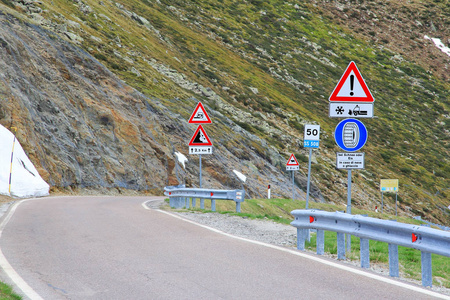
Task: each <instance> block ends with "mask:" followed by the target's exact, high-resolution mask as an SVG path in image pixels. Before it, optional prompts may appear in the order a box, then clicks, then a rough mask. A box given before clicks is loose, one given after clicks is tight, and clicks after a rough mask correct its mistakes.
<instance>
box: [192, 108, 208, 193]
mask: <svg viewBox="0 0 450 300" xmlns="http://www.w3.org/2000/svg"><path fill="white" fill-rule="evenodd" d="M211 123H212V122H211V118H210V117H209V116H208V114H207V113H206V110H205V107H204V106H203V104H202V103H201V102H199V103H198V104H197V106H196V107H195V109H194V112H193V113H192V115H191V117H190V118H189V124H211ZM212 152H213V145H212V143H211V140H210V139H209V137H208V135H207V134H206V131H205V129H203V127H202V125H199V126H198V127H197V130H196V131H195V133H194V135H193V136H192V138H191V140H190V142H189V154H197V155H198V158H199V162H198V164H199V186H200V188H201V187H202V154H212Z"/></svg>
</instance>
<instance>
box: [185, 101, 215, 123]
mask: <svg viewBox="0 0 450 300" xmlns="http://www.w3.org/2000/svg"><path fill="white" fill-rule="evenodd" d="M189 123H191V124H210V123H211V119H210V118H209V116H208V114H207V113H206V110H205V108H204V107H203V104H202V103H201V102H199V103H198V104H197V107H196V108H195V109H194V112H193V113H192V115H191V117H190V118H189Z"/></svg>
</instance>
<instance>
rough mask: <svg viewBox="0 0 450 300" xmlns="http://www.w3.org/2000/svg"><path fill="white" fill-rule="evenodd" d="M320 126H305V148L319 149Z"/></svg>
mask: <svg viewBox="0 0 450 300" xmlns="http://www.w3.org/2000/svg"><path fill="white" fill-rule="evenodd" d="M319 138H320V125H305V133H304V135H303V147H305V148H319Z"/></svg>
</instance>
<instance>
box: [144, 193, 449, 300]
mask: <svg viewBox="0 0 450 300" xmlns="http://www.w3.org/2000/svg"><path fill="white" fill-rule="evenodd" d="M149 201H151V200H147V201H145V202H144V203H142V206H143V207H144V208H145V209H147V210H155V211H158V212H161V213H164V214H167V215H169V216H172V217H174V218H177V219H180V220H182V221H185V222H188V223H191V224H194V225H197V226H200V227H203V228H205V229H208V230H211V231H213V232H216V233H219V234H222V235H225V236H227V237H231V238H234V239H238V240H241V241H245V242H248V243H252V244H256V245H260V246H264V247H267V248H271V249H276V250H280V251H283V252H286V253H290V254H293V255H296V256H301V257H303V258H307V259H310V260H314V261H316V262H319V263H322V264H325V265H329V266H332V267H335V268H338V269H341V270H345V271H348V272H352V273H355V274H358V275H362V276H365V277H368V278H371V279H375V280H378V281H381V282H385V283H388V284H392V285H395V286H398V287H402V288H406V289H409V290H412V291H415V292H419V293H422V294H425V295H428V296H433V297H436V298H440V299H446V300H450V297H449V296H447V295H444V294H440V293H438V292H434V291H429V290H426V289H424V288H421V287H418V286H414V285H410V284H408V283H403V282H399V281H396V280H393V279H390V278H386V277H383V276H380V275H377V274H371V273H369V272H366V271H363V270H358V269H355V268H352V267H348V266H344V265H341V264H338V263H335V262H332V261H327V260H325V259H322V258H319V257H314V256H312V255H309V254H307V253H303V252H298V251H296V250H291V249H287V248H283V247H280V246H276V245H272V244H267V243H264V242H260V241H255V240H251V239H247V238H244V237H240V236H236V235H232V234H229V233H226V232H224V231H221V230H219V229H215V228H212V227H209V226H206V225H203V224H200V223H197V222H195V221H192V220H189V219H186V218H183V217H181V216H178V215H175V214H173V213H170V212H168V211H164V210H162V209H152V208H149V207H148V206H147V205H146V203H147V202H149Z"/></svg>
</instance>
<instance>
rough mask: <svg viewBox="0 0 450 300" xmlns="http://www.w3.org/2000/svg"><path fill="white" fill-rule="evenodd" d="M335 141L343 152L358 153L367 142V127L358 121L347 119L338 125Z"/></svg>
mask: <svg viewBox="0 0 450 300" xmlns="http://www.w3.org/2000/svg"><path fill="white" fill-rule="evenodd" d="M334 139H335V140H336V144H337V145H338V146H339V147H341V149H342V150H344V151H348V152H353V151H358V150H359V149H361V148H362V147H363V146H364V144H365V143H366V141H367V129H366V126H364V124H363V123H362V122H361V121H359V120H357V119H345V120H343V121H341V122H339V124H337V126H336V130H335V131H334Z"/></svg>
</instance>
